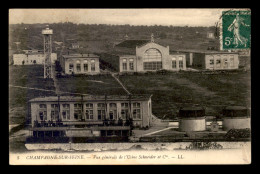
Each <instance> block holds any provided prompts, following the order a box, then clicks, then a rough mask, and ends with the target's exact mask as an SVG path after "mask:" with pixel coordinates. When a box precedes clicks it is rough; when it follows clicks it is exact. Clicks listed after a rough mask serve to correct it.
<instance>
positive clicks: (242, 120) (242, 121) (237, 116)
mask: <svg viewBox="0 0 260 174" xmlns="http://www.w3.org/2000/svg"><path fill="white" fill-rule="evenodd" d="M246 128H250V116H249V111H248V109H247V108H246V107H241V106H228V107H226V108H225V109H223V130H225V131H229V130H230V129H246Z"/></svg>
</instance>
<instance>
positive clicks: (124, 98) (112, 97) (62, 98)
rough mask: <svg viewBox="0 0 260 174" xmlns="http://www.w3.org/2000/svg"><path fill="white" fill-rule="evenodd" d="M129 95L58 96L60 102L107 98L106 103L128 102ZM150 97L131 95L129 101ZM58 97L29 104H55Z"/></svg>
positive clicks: (39, 98)
mask: <svg viewBox="0 0 260 174" xmlns="http://www.w3.org/2000/svg"><path fill="white" fill-rule="evenodd" d="M129 97H130V96H129V95H107V96H105V95H102V96H101V95H100V96H97V95H95V96H94V95H84V96H82V97H80V96H60V102H63V101H65V102H68V101H76V102H80V101H82V100H83V101H100V100H101V101H105V99H106V98H107V101H115V100H122V101H129ZM151 97H152V95H132V96H131V100H144V101H146V100H149V99H150V98H151ZM57 101H58V96H48V97H38V98H34V99H31V100H30V101H29V102H57Z"/></svg>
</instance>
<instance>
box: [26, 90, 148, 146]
mask: <svg viewBox="0 0 260 174" xmlns="http://www.w3.org/2000/svg"><path fill="white" fill-rule="evenodd" d="M30 111H31V122H32V127H31V128H30V129H29V131H30V134H29V137H28V138H27V139H26V141H27V143H37V142H46V141H47V142H48V143H51V142H58V143H62V142H64V143H68V142H80V143H84V142H110V141H112V142H115V141H128V138H129V136H131V134H132V131H131V130H132V129H133V126H135V127H149V126H150V118H151V114H152V113H151V96H144V95H143V96H140V95H139V96H82V97H71V96H61V97H58V96H55V97H43V98H35V99H32V100H30ZM129 118H132V124H131V122H130V120H131V119H129Z"/></svg>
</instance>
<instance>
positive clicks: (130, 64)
mask: <svg viewBox="0 0 260 174" xmlns="http://www.w3.org/2000/svg"><path fill="white" fill-rule="evenodd" d="M129 69H130V70H134V63H133V62H130V63H129Z"/></svg>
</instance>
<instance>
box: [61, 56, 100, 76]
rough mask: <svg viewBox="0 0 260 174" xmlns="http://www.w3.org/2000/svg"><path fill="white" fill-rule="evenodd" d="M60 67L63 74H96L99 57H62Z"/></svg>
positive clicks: (98, 70) (98, 71)
mask: <svg viewBox="0 0 260 174" xmlns="http://www.w3.org/2000/svg"><path fill="white" fill-rule="evenodd" d="M60 65H61V67H62V70H63V72H64V73H65V74H98V73H100V69H99V56H97V55H94V54H67V55H62V56H61V59H60Z"/></svg>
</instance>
